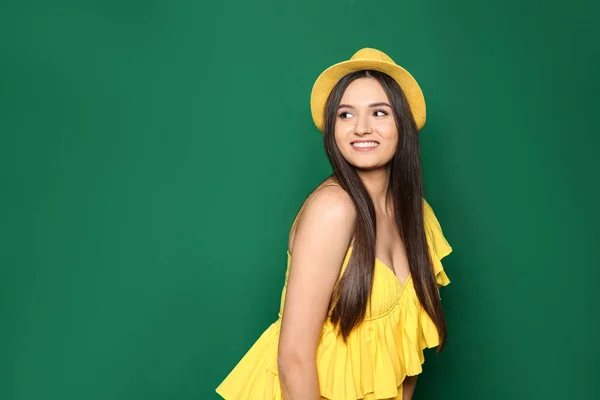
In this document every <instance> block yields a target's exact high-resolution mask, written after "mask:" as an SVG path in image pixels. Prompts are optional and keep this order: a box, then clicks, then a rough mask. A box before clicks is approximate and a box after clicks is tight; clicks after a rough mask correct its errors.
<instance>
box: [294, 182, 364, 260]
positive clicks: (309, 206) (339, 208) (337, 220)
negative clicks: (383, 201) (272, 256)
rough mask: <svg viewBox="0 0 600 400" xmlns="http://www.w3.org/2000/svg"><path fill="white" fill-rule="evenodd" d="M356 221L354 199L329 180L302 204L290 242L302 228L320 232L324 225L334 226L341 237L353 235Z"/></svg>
mask: <svg viewBox="0 0 600 400" xmlns="http://www.w3.org/2000/svg"><path fill="white" fill-rule="evenodd" d="M355 220H356V208H355V207H354V203H353V202H352V198H351V197H350V195H348V193H347V192H346V191H345V190H344V189H343V188H342V187H341V186H340V185H339V184H337V183H335V182H334V181H333V180H329V179H328V180H326V181H324V182H322V183H321V184H320V185H319V186H317V187H316V188H315V189H314V190H313V191H312V192H311V193H310V195H309V196H308V197H307V198H306V200H305V201H304V203H303V204H302V206H301V208H300V210H299V211H298V214H297V215H296V219H295V221H294V223H293V225H292V229H291V231H290V242H293V241H294V236H295V233H296V231H297V230H298V227H300V226H303V229H306V230H307V231H314V230H320V229H321V228H322V227H323V226H324V225H325V226H334V227H335V228H336V230H338V231H339V234H340V236H345V235H344V233H348V234H351V233H352V231H353V228H354V223H355ZM290 244H291V243H290ZM291 247H292V246H291V245H290V249H291Z"/></svg>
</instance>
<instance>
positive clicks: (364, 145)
mask: <svg viewBox="0 0 600 400" xmlns="http://www.w3.org/2000/svg"><path fill="white" fill-rule="evenodd" d="M378 144H379V143H377V142H358V143H352V146H354V147H375V146H377V145H378Z"/></svg>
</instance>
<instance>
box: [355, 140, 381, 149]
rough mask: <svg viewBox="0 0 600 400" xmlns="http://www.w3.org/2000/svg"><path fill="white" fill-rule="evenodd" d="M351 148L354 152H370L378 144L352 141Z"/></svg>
mask: <svg viewBox="0 0 600 400" xmlns="http://www.w3.org/2000/svg"><path fill="white" fill-rule="evenodd" d="M351 145H352V148H353V149H354V150H356V151H360V152H364V151H372V150H375V149H376V148H377V147H378V146H379V142H376V141H374V140H369V141H366V140H364V141H363V140H360V141H358V140H357V141H354V142H352V143H351Z"/></svg>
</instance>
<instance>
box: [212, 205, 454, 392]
mask: <svg viewBox="0 0 600 400" xmlns="http://www.w3.org/2000/svg"><path fill="white" fill-rule="evenodd" d="M423 213H424V222H425V234H426V236H427V243H428V245H429V254H430V256H431V260H432V262H433V270H434V273H435V276H436V280H437V283H438V285H440V286H446V285H447V284H448V283H450V280H449V279H448V277H447V276H446V273H445V272H444V268H443V267H442V263H441V259H442V258H443V257H445V256H447V255H448V254H450V253H451V252H452V247H450V245H449V244H448V242H447V241H446V239H445V238H444V235H443V234H442V229H441V227H440V224H439V222H438V220H437V218H436V217H435V214H434V213H433V210H432V209H431V207H430V206H429V204H428V203H427V202H426V201H425V200H423ZM351 253H352V248H349V249H348V252H347V253H346V257H345V259H344V263H343V264H342V269H341V271H340V276H341V274H343V272H344V270H345V268H346V266H347V264H348V261H349V259H350V255H351ZM290 264H291V255H290V254H289V252H288V262H287V271H286V274H285V284H284V286H283V290H282V294H281V306H280V311H279V318H278V319H277V320H276V321H275V322H274V323H273V324H271V326H270V327H269V328H267V330H266V331H264V333H263V334H262V335H261V336H260V338H259V339H258V340H257V341H256V342H255V343H254V345H253V346H252V347H251V348H250V350H248V352H247V353H246V355H245V356H244V357H243V358H242V359H241V360H240V362H239V363H238V364H237V366H236V367H235V368H234V369H233V370H232V371H231V372H230V373H229V375H228V376H227V377H226V378H225V380H224V381H223V382H222V383H221V384H220V385H219V387H218V388H217V389H216V392H217V393H218V394H219V395H221V396H222V397H223V398H225V399H227V400H230V399H231V400H234V399H235V400H238V399H248V400H254V399H256V400H258V399H261V400H263V399H269V400H270V399H282V395H281V389H280V386H279V377H278V368H277V348H278V344H279V330H280V328H281V316H282V314H283V308H284V306H285V293H286V288H287V280H288V275H289V268H290ZM438 344H439V338H438V332H437V329H436V326H435V324H434V323H433V321H432V320H431V318H430V317H429V315H428V314H427V313H426V312H425V310H424V309H423V307H422V306H421V304H420V302H419V300H418V298H417V294H416V292H415V288H414V286H413V282H412V279H411V276H410V275H409V277H408V278H407V280H406V282H405V283H404V284H403V283H402V282H400V280H399V279H398V278H397V277H396V275H395V274H394V272H393V271H392V270H391V269H390V268H388V267H387V266H386V265H385V264H383V263H382V262H381V261H380V260H378V259H376V260H375V274H374V278H373V289H372V292H371V298H370V301H369V305H368V306H367V310H366V314H365V319H364V321H363V322H362V323H361V324H360V325H359V326H358V327H357V328H355V329H354V330H353V331H352V332H351V333H350V335H349V337H348V340H347V342H346V343H344V341H343V340H342V337H341V335H340V336H338V335H337V332H336V331H335V329H334V327H333V324H332V323H331V321H330V320H329V319H327V320H326V322H325V324H324V326H323V331H322V333H321V339H320V342H319V345H318V348H317V371H318V375H319V387H320V391H321V398H322V399H332V400H355V399H365V400H374V399H396V398H398V399H401V396H402V382H403V381H404V378H405V377H407V376H413V375H418V374H420V373H421V372H422V367H421V366H422V364H423V362H424V356H423V349H425V348H431V347H436V346H437V345H438Z"/></svg>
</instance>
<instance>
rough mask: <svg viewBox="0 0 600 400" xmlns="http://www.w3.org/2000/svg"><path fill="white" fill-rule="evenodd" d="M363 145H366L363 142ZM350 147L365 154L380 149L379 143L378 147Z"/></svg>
mask: <svg viewBox="0 0 600 400" xmlns="http://www.w3.org/2000/svg"><path fill="white" fill-rule="evenodd" d="M354 143H361V142H354ZM362 143H364V142H362ZM375 143H377V142H375ZM350 146H351V147H352V148H353V149H354V150H356V151H360V152H364V151H371V150H374V149H376V148H377V147H379V143H377V145H376V146H368V147H357V146H352V145H350Z"/></svg>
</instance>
